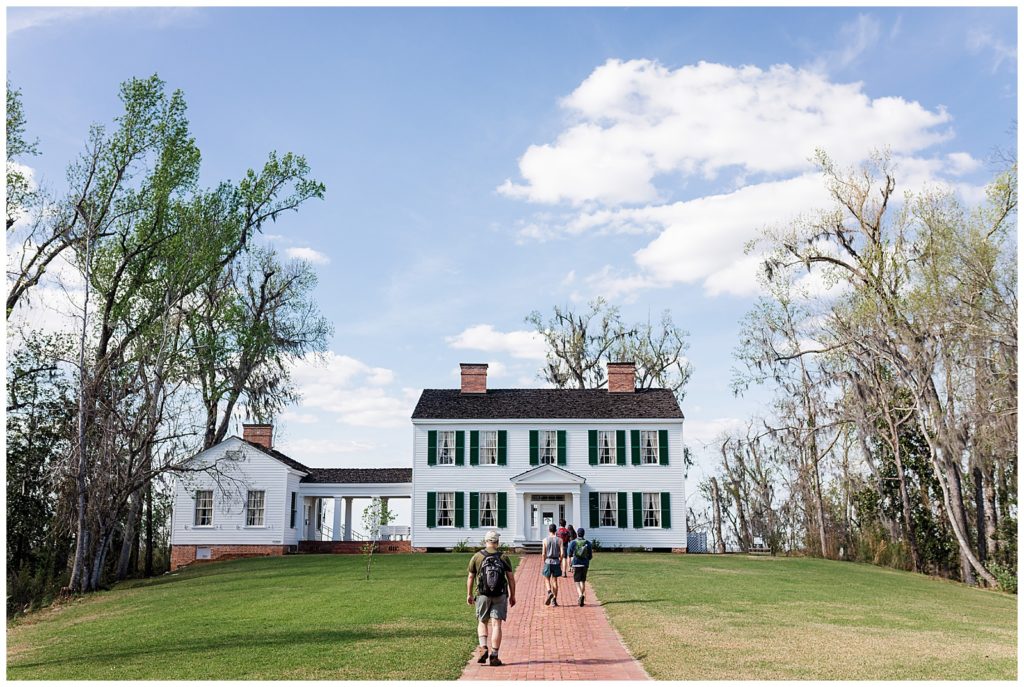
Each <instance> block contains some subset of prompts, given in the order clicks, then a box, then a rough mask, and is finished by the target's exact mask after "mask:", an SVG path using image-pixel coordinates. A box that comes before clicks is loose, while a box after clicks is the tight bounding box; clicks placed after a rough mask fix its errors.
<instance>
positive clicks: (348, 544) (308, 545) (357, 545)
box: [299, 540, 413, 553]
mask: <svg viewBox="0 0 1024 687" xmlns="http://www.w3.org/2000/svg"><path fill="white" fill-rule="evenodd" d="M365 543H366V542H361V541H300V542H299V553H362V552H363V544H365ZM412 550H413V549H412V543H411V542H410V541H408V540H404V541H378V542H377V553H412Z"/></svg>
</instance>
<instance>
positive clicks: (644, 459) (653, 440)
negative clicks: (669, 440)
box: [640, 429, 658, 465]
mask: <svg viewBox="0 0 1024 687" xmlns="http://www.w3.org/2000/svg"><path fill="white" fill-rule="evenodd" d="M640 462H641V463H643V464H644V465H657V464H658V430H656V429H649V430H648V429H644V430H641V431H640Z"/></svg>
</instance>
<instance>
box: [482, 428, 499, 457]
mask: <svg viewBox="0 0 1024 687" xmlns="http://www.w3.org/2000/svg"><path fill="white" fill-rule="evenodd" d="M480 464H481V465H497V464H498V433H497V432H480Z"/></svg>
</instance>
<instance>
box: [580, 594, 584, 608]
mask: <svg viewBox="0 0 1024 687" xmlns="http://www.w3.org/2000/svg"><path fill="white" fill-rule="evenodd" d="M582 605H583V597H582V596H581V597H580V606H582Z"/></svg>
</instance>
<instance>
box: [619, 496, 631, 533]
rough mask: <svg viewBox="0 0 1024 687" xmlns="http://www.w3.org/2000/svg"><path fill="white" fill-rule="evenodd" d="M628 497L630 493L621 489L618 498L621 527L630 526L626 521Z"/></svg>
mask: <svg viewBox="0 0 1024 687" xmlns="http://www.w3.org/2000/svg"><path fill="white" fill-rule="evenodd" d="M628 498H629V493H627V492H625V491H620V492H619V497H618V499H617V500H618V505H619V527H628V526H629V525H628V523H627V522H626V509H627V508H629V506H627V505H626V499H628Z"/></svg>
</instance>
